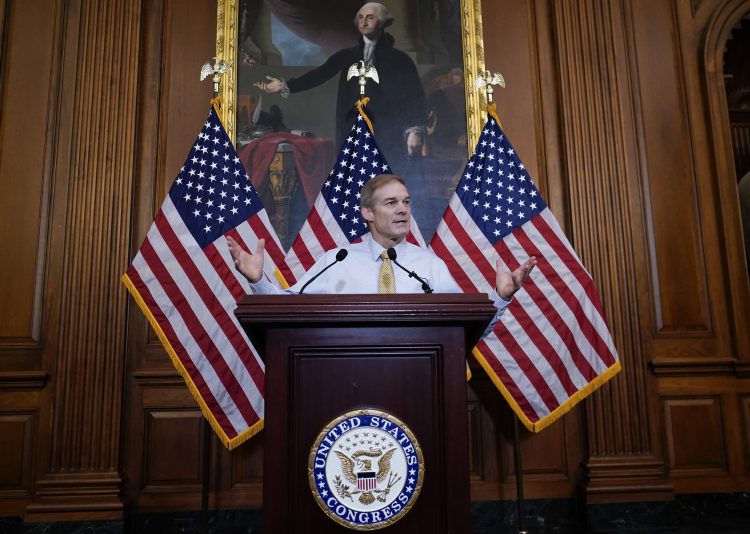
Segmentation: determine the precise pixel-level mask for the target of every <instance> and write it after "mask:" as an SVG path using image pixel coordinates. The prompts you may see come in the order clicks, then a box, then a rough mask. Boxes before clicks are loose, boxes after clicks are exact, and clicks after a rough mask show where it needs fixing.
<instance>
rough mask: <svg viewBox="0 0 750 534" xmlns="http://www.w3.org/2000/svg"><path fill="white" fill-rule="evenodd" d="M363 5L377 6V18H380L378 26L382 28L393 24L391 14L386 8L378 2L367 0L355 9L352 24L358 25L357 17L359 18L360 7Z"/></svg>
mask: <svg viewBox="0 0 750 534" xmlns="http://www.w3.org/2000/svg"><path fill="white" fill-rule="evenodd" d="M365 6H378V19H379V20H380V26H381V27H382V28H387V27H388V26H390V25H391V24H393V15H391V12H390V11H388V8H387V7H385V6H384V5H383V4H381V3H380V2H367V3H366V4H365V5H363V6H362V7H360V8H359V10H357V14H356V15H354V25H355V26H358V25H359V24H358V20H357V19H358V18H359V12H360V11H362V8H363V7H365Z"/></svg>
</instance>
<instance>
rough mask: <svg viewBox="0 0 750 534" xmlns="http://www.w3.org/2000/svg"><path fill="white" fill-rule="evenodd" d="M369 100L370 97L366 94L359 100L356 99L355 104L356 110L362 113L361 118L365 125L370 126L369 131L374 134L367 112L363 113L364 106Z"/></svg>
mask: <svg viewBox="0 0 750 534" xmlns="http://www.w3.org/2000/svg"><path fill="white" fill-rule="evenodd" d="M369 101H370V97H368V96H366V97H364V98H362V99H360V100H357V103H356V104H355V105H356V106H357V111H358V112H359V114H360V115H362V118H363V119H365V122H366V123H367V126H368V127H369V128H370V132H371V133H372V134H373V135H375V128H373V127H372V122H371V121H370V117H368V116H367V113H365V106H366V105H367V103H368V102H369Z"/></svg>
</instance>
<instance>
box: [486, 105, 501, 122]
mask: <svg viewBox="0 0 750 534" xmlns="http://www.w3.org/2000/svg"><path fill="white" fill-rule="evenodd" d="M487 113H489V114H490V117H492V118H493V119H495V121H496V122H497V124H498V126H500V128H502V127H503V125H502V124H500V119H498V118H497V106H496V105H495V103H494V102H490V103H489V104H487Z"/></svg>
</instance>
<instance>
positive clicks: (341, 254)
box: [299, 248, 349, 295]
mask: <svg viewBox="0 0 750 534" xmlns="http://www.w3.org/2000/svg"><path fill="white" fill-rule="evenodd" d="M348 254H349V251H348V250H346V249H345V248H342V249H340V250H339V251H338V252H337V253H336V261H334V262H333V263H330V264H328V265H326V266H325V268H324V269H323V270H322V271H320V272H319V273H318V274H316V275H315V276H313V277H312V278H310V279H309V280H308V281H307V283H306V284H305V285H303V286H302V289H300V290H299V294H300V295H301V294H302V293H304V291H305V288H306V287H307V286H309V285H310V284H312V283H313V282H314V281H315V280H317V279H318V277H319V276H320V275H321V274H323V273H324V272H326V271H327V270H328V269H330V268H331V267H333V266H334V265H336V264H337V263H338V262H340V261H344V258H346V256H347V255H348Z"/></svg>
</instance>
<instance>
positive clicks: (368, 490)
mask: <svg viewBox="0 0 750 534" xmlns="http://www.w3.org/2000/svg"><path fill="white" fill-rule="evenodd" d="M334 452H335V453H336V455H337V456H338V457H339V460H340V461H341V472H342V473H343V474H344V478H346V480H348V481H349V482H351V483H352V484H355V485H357V488H358V489H357V490H356V491H352V492H351V493H350V492H349V491H345V493H344V494H342V496H346V497H349V498H350V499H351V498H352V496H353V495H357V494H359V502H361V503H362V504H371V503H373V502H375V494H378V496H377V499H378V500H379V501H383V502H385V497H386V495H388V493H389V492H390V489H391V486H393V484H395V483H396V482H398V481H399V480H400V479H401V476H400V475H398V476H396V477H393V476H392V477H390V478H389V480H388V485H387V487H386V488H385V489H378V486H379V485H380V484H381V483H382V482H383V481H384V480H385V479H386V477H388V475H389V474H390V472H391V457H392V456H393V453H394V452H396V449H391V450H389V451H387V452H386V453H385V454H384V453H383V451H382V450H380V449H376V448H370V450H359V451H356V452H355V453H354V454H352V457H351V458H349V457H348V456H347V455H346V454H344V453H343V452H341V451H334ZM381 456H382V457H381ZM378 457H381V458H380V459H379V460H378V470H377V473H375V472H374V471H373V470H372V462H373V460H374V459H375V458H378ZM363 475H365V478H364V480H369V481H371V484H370V485H368V484H367V483H364V484H363V482H362V481H363ZM367 475H370V476H367ZM373 475H374V476H373ZM373 479H374V480H373ZM339 489H340V490H341V488H339ZM339 493H340V494H341V491H339Z"/></svg>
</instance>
